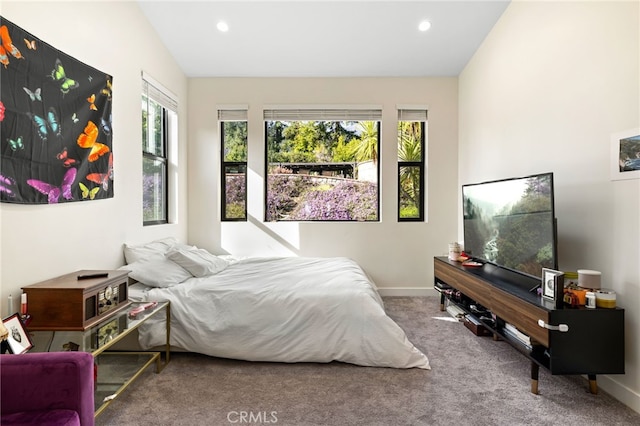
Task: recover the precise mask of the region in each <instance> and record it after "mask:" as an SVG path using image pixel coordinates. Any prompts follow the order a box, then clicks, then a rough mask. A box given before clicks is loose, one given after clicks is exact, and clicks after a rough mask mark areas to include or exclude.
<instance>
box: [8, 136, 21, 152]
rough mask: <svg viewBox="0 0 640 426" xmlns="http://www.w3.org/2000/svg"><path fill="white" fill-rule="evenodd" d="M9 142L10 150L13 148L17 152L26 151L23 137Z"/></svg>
mask: <svg viewBox="0 0 640 426" xmlns="http://www.w3.org/2000/svg"><path fill="white" fill-rule="evenodd" d="M7 142H9V148H11V150H12V151H17V150H19V149H24V143H23V141H22V136H18V139H7Z"/></svg>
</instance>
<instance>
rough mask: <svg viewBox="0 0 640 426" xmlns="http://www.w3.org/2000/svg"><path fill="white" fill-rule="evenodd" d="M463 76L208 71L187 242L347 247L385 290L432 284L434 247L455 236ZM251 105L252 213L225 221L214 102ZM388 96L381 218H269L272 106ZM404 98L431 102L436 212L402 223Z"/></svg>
mask: <svg viewBox="0 0 640 426" xmlns="http://www.w3.org/2000/svg"><path fill="white" fill-rule="evenodd" d="M457 96H458V93H457V79H456V78H415V79H408V78H400V79H394V78H388V79H376V78H359V79H349V78H299V79H295V78H284V79H278V78H273V79H269V78H262V79H261V78H209V79H205V78H203V79H191V80H190V81H189V169H190V173H189V190H190V193H189V241H190V242H191V243H192V244H196V245H198V246H201V247H204V248H207V249H208V250H210V251H212V252H214V253H230V254H233V255H260V256H269V255H299V256H347V257H351V258H353V259H355V260H356V261H358V262H359V263H360V264H361V265H362V266H363V267H364V269H365V270H366V271H367V272H368V273H369V274H370V275H371V276H372V278H373V280H374V281H375V282H376V284H377V285H378V286H379V287H381V288H384V289H385V290H387V289H388V291H386V294H393V292H394V291H397V290H400V289H402V291H403V293H404V294H411V293H412V292H413V293H424V291H425V289H426V288H427V287H432V286H433V256H434V255H443V254H445V253H446V251H447V243H448V242H449V241H450V240H452V239H455V236H456V233H457V230H456V223H457V221H456V217H455V213H454V212H455V209H456V199H457V192H456V188H457V170H456V164H457V149H456V140H457V125H458V123H457ZM229 104H245V105H248V106H249V142H248V143H249V154H248V155H249V159H248V165H249V172H248V174H249V182H248V205H247V208H248V214H249V220H248V221H247V222H243V223H238V222H221V221H220V204H219V196H220V138H219V131H218V123H217V119H216V106H217V105H229ZM269 104H271V105H273V104H296V105H300V104H302V105H328V104H330V105H358V104H359V105H381V106H382V108H383V111H382V113H383V120H382V130H381V131H382V136H381V138H382V139H381V145H382V147H381V150H380V152H381V160H380V165H381V185H382V186H381V188H382V189H381V194H382V196H381V208H380V210H381V218H382V221H381V222H376V223H355V222H350V223H344V222H342V223H330V222H329V223H309V222H303V223H265V222H264V220H263V218H264V207H263V204H264V201H263V200H264V183H263V182H264V180H263V179H264V151H265V150H264V121H263V119H262V111H263V108H264V105H269ZM397 105H426V106H428V110H429V112H428V117H429V131H428V167H427V170H428V201H427V206H428V210H427V213H428V221H427V222H426V223H425V222H422V223H398V222H397V209H396V204H397V190H396V185H397V169H396V167H397V128H396V120H397V110H396V106H397Z"/></svg>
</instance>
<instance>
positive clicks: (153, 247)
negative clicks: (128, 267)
mask: <svg viewBox="0 0 640 426" xmlns="http://www.w3.org/2000/svg"><path fill="white" fill-rule="evenodd" d="M174 247H175V248H184V249H187V250H188V249H192V248H195V246H190V245H187V244H181V243H179V242H178V241H177V240H176V239H175V238H174V237H167V238H162V239H159V240H154V241H151V242H149V243H145V244H136V245H133V244H125V245H124V259H125V261H126V262H127V263H133V262H137V261H138V260H143V259H154V258H155V259H159V258H161V257H164V255H165V253H167V252H168V251H169V250H170V249H171V248H174Z"/></svg>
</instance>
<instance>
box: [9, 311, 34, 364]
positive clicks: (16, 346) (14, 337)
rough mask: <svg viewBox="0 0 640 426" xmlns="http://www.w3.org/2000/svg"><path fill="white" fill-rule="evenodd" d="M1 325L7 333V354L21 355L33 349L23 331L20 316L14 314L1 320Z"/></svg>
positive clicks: (25, 331)
mask: <svg viewBox="0 0 640 426" xmlns="http://www.w3.org/2000/svg"><path fill="white" fill-rule="evenodd" d="M2 323H3V324H4V326H5V327H6V328H7V330H8V331H9V337H8V338H7V343H8V344H9V352H11V353H12V354H23V353H25V352H27V351H28V350H29V349H31V348H32V347H33V343H32V342H31V338H30V337H29V333H27V330H25V329H24V326H23V325H22V321H20V315H19V314H18V313H17V312H16V313H15V314H13V315H11V316H10V317H7V318H5V319H3V320H2Z"/></svg>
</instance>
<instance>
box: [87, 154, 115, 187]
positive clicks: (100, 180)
mask: <svg viewBox="0 0 640 426" xmlns="http://www.w3.org/2000/svg"><path fill="white" fill-rule="evenodd" d="M87 180H90V181H91V182H94V183H97V184H100V185H102V189H104V190H105V191H107V190H108V189H109V180H113V152H112V153H111V154H109V168H108V169H107V173H89V174H88V175H87Z"/></svg>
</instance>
